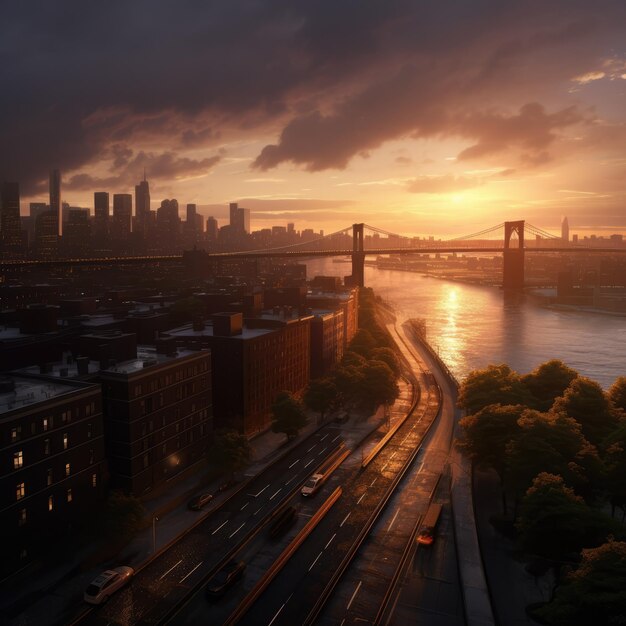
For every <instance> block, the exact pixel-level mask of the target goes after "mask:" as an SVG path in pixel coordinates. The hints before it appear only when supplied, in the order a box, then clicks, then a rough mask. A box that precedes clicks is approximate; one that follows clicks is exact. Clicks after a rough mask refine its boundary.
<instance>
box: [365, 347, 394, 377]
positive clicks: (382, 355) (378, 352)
mask: <svg viewBox="0 0 626 626" xmlns="http://www.w3.org/2000/svg"><path fill="white" fill-rule="evenodd" d="M370 358H371V359H372V360H373V361H382V362H383V363H386V364H387V365H388V366H389V369H390V370H391V371H392V372H393V375H394V376H396V377H398V376H399V375H400V362H399V361H398V357H397V356H396V353H395V351H394V350H392V349H391V348H374V349H373V350H372V352H371V354H370Z"/></svg>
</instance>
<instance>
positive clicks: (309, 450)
mask: <svg viewBox="0 0 626 626" xmlns="http://www.w3.org/2000/svg"><path fill="white" fill-rule="evenodd" d="M316 445H317V444H315V446H316ZM315 446H311V447H310V448H309V449H308V450H307V452H311V450H313V448H315Z"/></svg>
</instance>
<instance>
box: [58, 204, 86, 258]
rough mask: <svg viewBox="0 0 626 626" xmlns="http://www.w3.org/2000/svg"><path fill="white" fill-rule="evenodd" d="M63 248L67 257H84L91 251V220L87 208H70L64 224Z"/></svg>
mask: <svg viewBox="0 0 626 626" xmlns="http://www.w3.org/2000/svg"><path fill="white" fill-rule="evenodd" d="M63 249H64V251H65V254H66V255H67V256H68V257H72V258H84V257H86V256H89V255H90V251H91V220H90V215H89V209H81V208H72V209H70V211H69V217H68V220H67V222H66V224H65V234H64V235H63Z"/></svg>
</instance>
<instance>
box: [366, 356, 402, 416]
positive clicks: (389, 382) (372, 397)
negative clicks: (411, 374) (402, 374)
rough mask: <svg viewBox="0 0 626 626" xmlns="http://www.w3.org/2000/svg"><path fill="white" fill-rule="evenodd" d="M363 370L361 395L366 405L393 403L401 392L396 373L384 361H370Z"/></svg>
mask: <svg viewBox="0 0 626 626" xmlns="http://www.w3.org/2000/svg"><path fill="white" fill-rule="evenodd" d="M362 372H363V378H362V380H361V383H360V397H361V401H362V403H364V404H365V405H368V404H369V405H370V406H377V405H379V404H391V403H392V402H393V401H394V400H395V399H396V398H397V397H398V395H399V394H400V389H399V388H398V384H397V383H396V377H395V375H394V373H393V372H392V371H391V368H390V367H389V366H388V365H387V364H386V363H384V362H383V361H374V360H372V361H368V362H367V364H366V365H365V367H364V368H363V370H362Z"/></svg>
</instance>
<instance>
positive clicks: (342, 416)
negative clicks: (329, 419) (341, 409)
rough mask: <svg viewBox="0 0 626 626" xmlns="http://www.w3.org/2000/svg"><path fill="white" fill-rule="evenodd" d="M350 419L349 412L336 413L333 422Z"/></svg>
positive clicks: (337, 422) (339, 422)
mask: <svg viewBox="0 0 626 626" xmlns="http://www.w3.org/2000/svg"><path fill="white" fill-rule="evenodd" d="M349 420H350V413H344V414H343V415H338V416H337V417H336V418H335V419H334V420H333V422H335V424H345V423H346V422H348V421H349Z"/></svg>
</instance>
